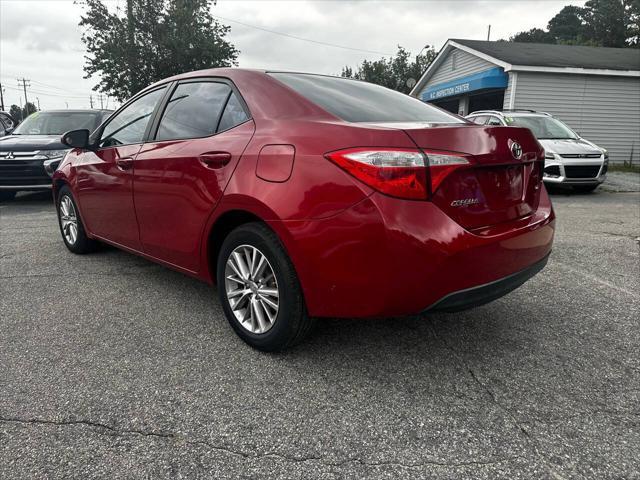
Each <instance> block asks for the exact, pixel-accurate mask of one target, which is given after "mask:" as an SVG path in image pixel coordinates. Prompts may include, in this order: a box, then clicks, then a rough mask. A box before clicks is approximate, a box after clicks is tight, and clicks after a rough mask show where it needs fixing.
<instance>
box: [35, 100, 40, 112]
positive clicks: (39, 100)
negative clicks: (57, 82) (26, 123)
mask: <svg viewBox="0 0 640 480" xmlns="http://www.w3.org/2000/svg"><path fill="white" fill-rule="evenodd" d="M36 102H38V111H40V97H36Z"/></svg>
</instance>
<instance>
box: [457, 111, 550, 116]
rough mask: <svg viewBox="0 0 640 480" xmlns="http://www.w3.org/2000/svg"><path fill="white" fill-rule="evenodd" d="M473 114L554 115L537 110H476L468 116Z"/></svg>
mask: <svg viewBox="0 0 640 480" xmlns="http://www.w3.org/2000/svg"><path fill="white" fill-rule="evenodd" d="M472 115H497V116H499V117H505V116H509V117H551V116H552V115H551V114H550V113H547V112H536V111H535V110H476V111H475V112H471V113H470V114H469V115H467V116H468V117H470V116H472Z"/></svg>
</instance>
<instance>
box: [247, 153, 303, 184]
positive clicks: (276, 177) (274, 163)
mask: <svg viewBox="0 0 640 480" xmlns="http://www.w3.org/2000/svg"><path fill="white" fill-rule="evenodd" d="M295 158H296V149H295V147H294V146H293V145H265V146H264V147H262V150H260V154H259V155H258V163H257V165H256V175H257V176H258V177H259V178H261V179H262V180H266V181H268V182H286V181H287V180H289V177H290V176H291V172H292V171H293V162H294V161H295Z"/></svg>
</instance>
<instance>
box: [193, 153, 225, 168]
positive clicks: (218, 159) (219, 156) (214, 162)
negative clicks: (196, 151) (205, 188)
mask: <svg viewBox="0 0 640 480" xmlns="http://www.w3.org/2000/svg"><path fill="white" fill-rule="evenodd" d="M200 161H201V162H202V163H203V164H204V166H205V167H207V168H213V169H217V168H222V167H224V166H226V165H227V164H228V163H229V162H230V161H231V154H230V153H229V152H209V153H203V154H202V155H200Z"/></svg>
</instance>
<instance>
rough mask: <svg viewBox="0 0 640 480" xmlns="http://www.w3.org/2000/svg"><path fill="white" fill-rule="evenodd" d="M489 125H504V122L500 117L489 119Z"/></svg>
mask: <svg viewBox="0 0 640 480" xmlns="http://www.w3.org/2000/svg"><path fill="white" fill-rule="evenodd" d="M487 125H502V122H501V121H500V119H499V118H498V117H489V121H488V122H487Z"/></svg>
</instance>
